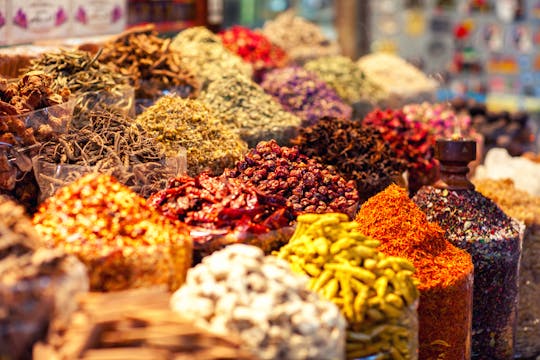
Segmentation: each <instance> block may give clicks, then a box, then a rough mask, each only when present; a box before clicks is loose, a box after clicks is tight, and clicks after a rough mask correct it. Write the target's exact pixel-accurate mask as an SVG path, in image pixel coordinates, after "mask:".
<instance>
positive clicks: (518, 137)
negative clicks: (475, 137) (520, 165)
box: [451, 98, 537, 156]
mask: <svg viewBox="0 0 540 360" xmlns="http://www.w3.org/2000/svg"><path fill="white" fill-rule="evenodd" d="M451 105H452V107H453V108H454V109H455V111H456V112H458V113H464V114H466V115H469V116H470V117H471V119H472V124H471V125H472V127H473V128H474V129H475V130H476V131H477V132H478V133H480V134H482V135H483V137H484V139H485V151H486V152H487V151H489V150H490V149H493V148H498V147H502V148H505V149H506V150H508V152H509V153H510V154H511V155H512V156H520V155H522V154H523V153H525V152H528V151H537V145H536V136H535V132H536V126H535V124H534V120H533V119H532V118H531V116H530V115H529V114H528V113H526V112H523V111H518V112H512V113H509V112H508V111H490V110H488V109H487V107H486V104H483V103H478V102H475V101H474V100H472V99H468V100H464V99H459V98H456V99H454V100H453V101H452V102H451Z"/></svg>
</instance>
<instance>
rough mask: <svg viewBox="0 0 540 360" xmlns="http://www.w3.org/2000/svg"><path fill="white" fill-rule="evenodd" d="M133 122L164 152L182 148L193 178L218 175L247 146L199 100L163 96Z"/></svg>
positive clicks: (173, 151)
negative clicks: (195, 176)
mask: <svg viewBox="0 0 540 360" xmlns="http://www.w3.org/2000/svg"><path fill="white" fill-rule="evenodd" d="M136 122H137V123H138V124H139V125H140V126H141V127H142V128H144V129H145V130H146V131H148V133H149V134H150V135H151V136H152V137H154V138H155V139H156V140H157V141H158V142H160V143H161V144H163V146H164V147H165V149H166V151H167V153H169V154H176V153H177V152H178V149H179V148H181V147H182V148H185V149H186V151H187V161H188V173H189V175H192V176H194V175H197V174H199V173H201V172H202V171H210V172H212V173H213V174H215V175H219V174H221V173H222V172H223V170H224V169H225V168H227V167H231V166H234V164H235V163H236V161H238V160H240V158H241V157H242V156H243V155H244V154H245V153H246V152H247V144H246V143H245V142H244V141H243V140H241V139H240V137H239V136H238V134H236V133H234V132H232V131H231V130H229V128H227V127H226V126H224V125H223V124H222V123H221V122H220V121H219V120H218V119H217V117H216V116H215V115H214V113H213V112H212V111H211V110H210V109H209V108H208V107H207V106H206V105H205V104H204V103H202V102H200V101H198V100H191V99H182V98H180V97H179V96H176V95H168V96H164V97H162V98H160V99H159V100H158V101H156V103H155V104H154V105H152V106H150V107H149V108H148V109H146V110H145V111H144V112H143V113H142V114H140V115H139V116H137V119H136Z"/></svg>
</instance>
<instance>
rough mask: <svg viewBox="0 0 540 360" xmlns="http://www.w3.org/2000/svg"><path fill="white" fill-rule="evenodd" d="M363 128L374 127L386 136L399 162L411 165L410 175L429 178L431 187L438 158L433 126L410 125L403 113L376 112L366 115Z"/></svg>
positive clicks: (415, 123) (409, 167)
mask: <svg viewBox="0 0 540 360" xmlns="http://www.w3.org/2000/svg"><path fill="white" fill-rule="evenodd" d="M363 124H364V125H367V126H373V127H375V128H376V129H377V130H379V132H380V133H381V134H382V136H383V138H384V140H385V141H387V142H388V144H389V145H390V148H391V149H392V150H393V151H394V152H395V153H396V156H397V157H398V158H399V159H404V160H405V161H406V162H407V170H409V173H410V175H413V176H415V177H416V176H419V177H425V178H426V180H425V181H422V182H425V183H427V184H429V183H430V181H429V179H430V178H431V174H430V173H432V170H433V169H434V168H435V167H436V164H437V162H436V160H435V157H434V151H435V150H434V149H435V148H434V146H435V136H434V135H432V134H431V132H430V130H429V126H428V125H427V124H424V123H422V122H419V121H413V122H411V121H409V120H408V119H407V116H406V115H405V113H404V112H403V111H401V110H392V109H387V110H380V109H376V110H373V111H372V112H370V113H369V114H367V115H366V117H365V118H364V120H363Z"/></svg>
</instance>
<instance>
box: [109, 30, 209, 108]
mask: <svg viewBox="0 0 540 360" xmlns="http://www.w3.org/2000/svg"><path fill="white" fill-rule="evenodd" d="M157 35H158V33H157V31H155V29H154V27H153V26H146V27H142V28H135V29H132V30H129V31H126V32H125V33H123V34H121V35H120V36H118V37H117V38H116V39H115V40H113V41H110V42H108V43H106V44H105V46H104V48H103V53H102V54H101V56H100V57H99V60H100V61H101V62H103V63H108V64H110V65H111V66H113V67H114V68H116V69H117V70H118V71H119V72H120V73H121V74H123V75H126V76H128V77H129V78H130V80H131V84H132V85H133V86H134V87H135V94H136V97H137V98H141V99H154V98H156V97H159V96H161V95H162V91H163V90H168V89H175V90H176V91H177V93H178V95H180V96H182V97H195V96H197V94H198V92H199V88H200V85H199V81H198V80H197V79H196V78H195V73H194V72H193V71H192V70H191V69H190V68H189V67H188V66H187V65H186V64H185V63H184V62H183V61H182V60H181V54H180V53H179V52H177V51H173V50H172V49H170V45H171V41H172V40H171V39H165V40H164V39H161V38H159V37H158V36H157Z"/></svg>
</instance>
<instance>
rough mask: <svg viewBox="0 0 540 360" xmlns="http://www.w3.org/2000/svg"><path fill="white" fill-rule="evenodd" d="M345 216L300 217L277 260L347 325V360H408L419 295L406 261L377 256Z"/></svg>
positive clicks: (415, 334) (414, 343)
mask: <svg viewBox="0 0 540 360" xmlns="http://www.w3.org/2000/svg"><path fill="white" fill-rule="evenodd" d="M357 226H358V224H356V223H355V222H350V221H349V218H348V217H347V216H346V215H345V214H321V215H316V214H304V215H300V216H299V217H298V225H297V227H296V231H295V233H294V235H293V236H292V238H291V240H290V241H289V243H288V244H287V245H285V246H284V247H282V248H281V249H280V251H279V253H278V254H277V256H278V257H279V258H282V259H285V260H287V261H289V262H290V263H291V268H292V269H293V270H294V271H295V272H298V273H300V274H304V275H307V276H309V277H310V281H309V288H310V289H311V290H313V291H316V292H318V293H319V294H321V295H322V296H324V297H325V298H326V299H328V300H330V301H332V302H334V303H335V304H336V305H338V306H339V308H340V309H341V311H342V313H343V314H344V315H345V318H346V319H347V323H348V327H347V358H348V359H358V358H362V359H363V358H371V357H376V358H377V359H413V358H415V354H416V352H417V350H418V349H417V347H418V318H417V313H416V306H417V300H418V290H417V289H416V286H415V284H414V282H413V279H412V277H411V275H412V274H413V273H414V271H415V269H414V267H413V266H412V265H411V263H409V262H408V261H407V260H404V259H401V258H396V257H391V256H386V255H383V254H382V253H380V252H378V251H377V250H376V247H377V246H378V245H379V242H378V241H377V240H373V239H370V238H367V237H365V236H364V235H362V234H361V233H359V232H358V231H357V230H356V227H357Z"/></svg>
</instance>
